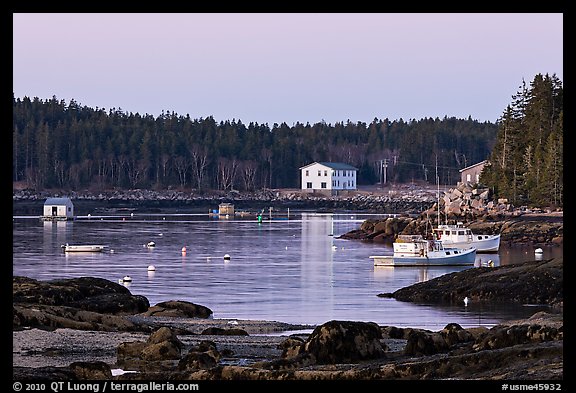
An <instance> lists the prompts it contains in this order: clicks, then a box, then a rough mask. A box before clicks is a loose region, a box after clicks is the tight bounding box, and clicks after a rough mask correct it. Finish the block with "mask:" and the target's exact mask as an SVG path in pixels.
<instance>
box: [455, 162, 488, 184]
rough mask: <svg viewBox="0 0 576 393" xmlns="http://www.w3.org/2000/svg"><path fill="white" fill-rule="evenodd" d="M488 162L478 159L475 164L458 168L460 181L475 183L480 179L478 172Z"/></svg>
mask: <svg viewBox="0 0 576 393" xmlns="http://www.w3.org/2000/svg"><path fill="white" fill-rule="evenodd" d="M487 163H488V161H487V160H484V161H480V162H479V163H477V164H474V165H470V166H467V167H466V168H462V169H460V181H461V182H462V183H463V184H466V183H469V184H476V183H478V182H479V181H480V173H481V172H482V170H483V169H484V166H486V164H487Z"/></svg>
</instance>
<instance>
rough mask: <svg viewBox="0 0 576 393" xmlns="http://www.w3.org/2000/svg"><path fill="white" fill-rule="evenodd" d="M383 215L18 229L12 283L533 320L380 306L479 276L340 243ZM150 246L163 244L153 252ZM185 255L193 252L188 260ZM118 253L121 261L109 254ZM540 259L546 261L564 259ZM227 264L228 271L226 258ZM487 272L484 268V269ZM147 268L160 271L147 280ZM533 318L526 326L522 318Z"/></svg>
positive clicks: (326, 316) (365, 312) (234, 310)
mask: <svg viewBox="0 0 576 393" xmlns="http://www.w3.org/2000/svg"><path fill="white" fill-rule="evenodd" d="M378 217H379V216H378V215H359V214H316V213H306V212H302V213H293V212H291V216H290V219H289V220H288V219H287V220H265V222H263V223H258V222H256V220H250V219H237V218H232V217H231V218H229V219H225V220H215V219H213V218H211V217H209V216H208V215H207V214H206V215H204V216H202V215H178V216H171V215H168V214H166V215H159V216H157V217H144V216H137V215H135V216H134V217H133V218H132V217H129V218H127V219H125V220H122V219H118V218H117V217H116V218H114V217H107V218H105V219H102V218H101V217H93V218H91V219H86V220H78V221H75V222H56V223H53V222H44V223H43V222H41V221H39V220H37V219H36V220H20V219H15V220H14V222H13V274H14V275H23V276H28V277H31V278H36V279H41V280H47V279H53V278H69V277H81V276H94V277H101V278H105V279H108V280H111V281H114V282H118V280H119V279H121V278H122V277H124V276H126V275H129V276H131V277H132V282H131V283H129V286H130V291H131V292H132V293H133V294H138V295H143V296H146V297H147V298H148V299H149V301H150V304H151V305H154V304H156V303H158V302H161V301H167V300H186V301H191V302H194V303H197V304H202V305H205V306H207V307H210V308H211V309H212V310H213V311H214V317H215V318H243V319H267V320H277V321H284V322H292V323H305V324H318V323H323V322H326V321H328V320H330V319H343V320H364V321H373V322H377V323H380V324H384V325H395V326H407V327H422V328H429V329H433V328H434V329H435V328H440V329H441V328H442V327H444V326H445V325H446V324H447V323H449V322H456V323H460V324H461V325H462V326H465V325H467V326H470V325H474V324H476V323H478V319H479V318H478V315H477V314H476V312H480V311H481V318H480V320H481V322H482V323H483V324H486V323H496V322H497V321H498V320H500V319H509V318H511V317H513V318H517V317H520V316H522V314H523V313H528V312H530V311H532V310H531V309H527V308H525V307H524V308H522V307H520V308H519V307H516V308H510V309H496V308H489V307H488V306H487V307H486V308H483V309H482V310H476V308H475V307H476V306H475V305H474V304H471V305H469V306H468V308H467V309H464V308H463V305H462V304H457V305H451V306H439V305H426V304H412V303H406V302H398V301H396V300H394V299H383V298H380V297H378V296H377V295H378V294H380V293H385V292H394V291H395V290H398V289H400V288H403V287H406V286H409V285H412V284H414V283H417V282H422V281H427V280H431V279H433V278H435V277H438V276H440V275H442V274H446V273H450V272H454V271H458V270H462V269H465V268H474V267H470V266H467V267H443V266H431V267H415V268H412V267H389V266H374V264H373V261H372V260H371V259H370V258H369V256H370V255H373V254H374V253H381V252H390V253H391V252H392V248H391V245H386V244H384V245H383V244H376V243H367V242H361V241H351V240H344V239H339V238H338V236H339V235H341V234H343V233H346V232H349V231H351V230H353V229H358V228H359V226H360V225H361V223H362V222H363V221H364V220H365V219H367V218H378ZM150 241H154V242H155V243H156V247H155V248H153V249H150V248H147V247H146V244H147V243H148V242H150ZM64 243H70V244H74V243H82V244H104V245H107V246H108V250H109V251H107V252H102V253H64V252H62V250H61V248H60V245H61V244H64ZM183 247H186V252H182V248H183ZM111 250H114V252H112V251H111ZM561 252H562V250H561V249H559V250H558V249H553V248H544V254H543V258H550V257H552V256H557V255H562V254H561ZM226 254H229V255H230V257H231V258H230V260H228V261H227V260H225V259H224V255H226ZM478 258H482V263H484V261H488V260H489V259H492V260H493V261H494V264H495V266H498V265H500V264H502V265H505V264H508V263H512V262H520V261H525V260H534V249H533V248H531V247H529V248H519V247H516V248H503V249H502V250H501V252H500V253H499V254H478ZM478 262H479V263H480V261H478ZM150 265H154V266H155V267H156V270H155V271H150V270H148V267H149V266H150ZM524 316H527V315H524Z"/></svg>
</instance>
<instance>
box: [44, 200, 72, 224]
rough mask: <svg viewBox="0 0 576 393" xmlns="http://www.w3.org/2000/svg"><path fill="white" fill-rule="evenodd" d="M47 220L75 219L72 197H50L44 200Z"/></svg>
mask: <svg viewBox="0 0 576 393" xmlns="http://www.w3.org/2000/svg"><path fill="white" fill-rule="evenodd" d="M42 218H44V219H45V220H73V219H74V204H73V203H72V200H71V199H70V198H48V199H46V201H45V202H44V214H43V216H42Z"/></svg>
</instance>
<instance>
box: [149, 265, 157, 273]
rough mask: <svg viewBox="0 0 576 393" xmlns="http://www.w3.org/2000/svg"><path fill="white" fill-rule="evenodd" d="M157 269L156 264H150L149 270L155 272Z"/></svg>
mask: <svg viewBox="0 0 576 393" xmlns="http://www.w3.org/2000/svg"><path fill="white" fill-rule="evenodd" d="M155 270H156V266H154V265H150V266H148V271H149V272H153V271H155Z"/></svg>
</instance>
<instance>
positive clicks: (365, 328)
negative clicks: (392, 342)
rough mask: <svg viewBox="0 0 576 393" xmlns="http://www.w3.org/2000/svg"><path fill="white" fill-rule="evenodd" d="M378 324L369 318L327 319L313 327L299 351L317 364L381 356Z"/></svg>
mask: <svg viewBox="0 0 576 393" xmlns="http://www.w3.org/2000/svg"><path fill="white" fill-rule="evenodd" d="M381 338H382V333H381V331H380V327H379V326H378V325H377V324H376V323H372V322H356V321H329V322H326V323H324V324H322V325H320V326H318V327H316V328H315V329H314V331H312V333H311V334H310V336H309V337H308V339H307V340H306V342H305V343H304V344H303V348H302V352H303V353H307V354H310V355H312V356H313V357H314V358H315V359H316V362H317V363H318V364H330V363H350V362H357V361H359V360H366V359H375V358H380V357H383V356H384V352H385V350H386V345H385V344H384V343H383V342H381Z"/></svg>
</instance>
